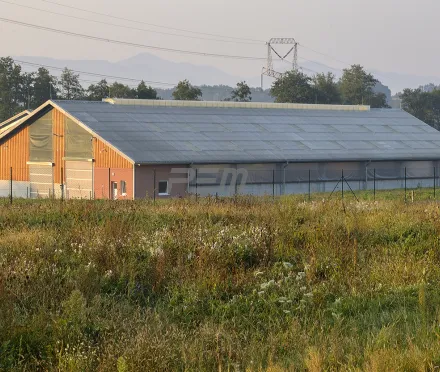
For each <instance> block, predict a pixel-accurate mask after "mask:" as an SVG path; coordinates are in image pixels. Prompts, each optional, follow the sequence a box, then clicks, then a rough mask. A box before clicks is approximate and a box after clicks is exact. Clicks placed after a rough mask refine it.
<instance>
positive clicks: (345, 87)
mask: <svg viewBox="0 0 440 372" xmlns="http://www.w3.org/2000/svg"><path fill="white" fill-rule="evenodd" d="M377 82H378V81H377V80H376V79H375V78H374V76H373V75H371V74H369V73H367V72H366V71H365V70H364V68H363V67H362V66H361V65H352V66H351V67H350V68H347V69H344V71H343V74H342V77H341V80H340V82H339V86H340V90H341V94H342V99H343V103H344V104H348V105H361V104H366V103H367V102H368V101H369V100H371V98H372V96H373V94H374V93H373V88H374V86H375V85H376V83H377Z"/></svg>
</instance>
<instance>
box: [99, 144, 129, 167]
mask: <svg viewBox="0 0 440 372" xmlns="http://www.w3.org/2000/svg"><path fill="white" fill-rule="evenodd" d="M93 142H94V145H93V157H94V158H95V168H123V169H128V168H130V169H133V163H132V162H130V161H128V160H127V159H125V158H124V157H123V156H122V155H120V154H119V153H118V152H117V151H115V150H113V149H112V148H111V147H110V146H108V145H106V144H105V143H104V142H102V141H101V140H100V139H98V138H96V139H95V140H94V141H93Z"/></svg>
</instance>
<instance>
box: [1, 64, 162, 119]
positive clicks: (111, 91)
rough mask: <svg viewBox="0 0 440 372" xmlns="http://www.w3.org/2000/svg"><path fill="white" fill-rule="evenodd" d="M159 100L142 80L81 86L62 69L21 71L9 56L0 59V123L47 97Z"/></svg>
mask: <svg viewBox="0 0 440 372" xmlns="http://www.w3.org/2000/svg"><path fill="white" fill-rule="evenodd" d="M108 97H113V98H138V99H158V98H159V97H158V95H157V92H156V90H155V89H154V88H152V87H151V86H147V84H145V82H144V81H141V82H140V83H139V85H138V86H137V87H129V86H128V85H125V84H121V83H118V82H114V83H112V84H109V83H108V82H107V80H106V79H103V80H101V81H99V82H97V83H93V84H91V85H89V86H88V88H84V87H83V85H82V84H81V81H80V78H79V75H78V74H75V73H74V72H73V71H72V70H69V69H67V68H65V69H64V70H63V72H62V73H61V76H60V77H59V78H57V77H55V76H53V75H51V74H50V72H49V71H48V70H47V69H46V68H44V67H40V68H39V69H38V70H37V71H36V72H31V73H28V72H23V71H22V69H21V66H20V65H18V64H16V63H15V62H14V60H13V59H12V58H10V57H6V58H0V122H1V121H3V120H6V119H7V118H9V117H11V116H13V115H15V114H16V113H18V112H20V111H22V110H24V109H35V108H37V107H38V106H40V105H42V104H43V103H44V102H46V101H47V100H49V99H61V100H89V101H101V100H102V99H103V98H108Z"/></svg>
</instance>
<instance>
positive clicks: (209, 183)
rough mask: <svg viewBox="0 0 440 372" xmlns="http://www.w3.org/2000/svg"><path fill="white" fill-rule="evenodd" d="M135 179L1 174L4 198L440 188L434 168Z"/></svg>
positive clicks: (215, 172) (96, 173)
mask: <svg viewBox="0 0 440 372" xmlns="http://www.w3.org/2000/svg"><path fill="white" fill-rule="evenodd" d="M179 172H180V174H179V177H176V175H175V174H174V175H173V172H172V171H171V172H169V173H167V174H165V173H161V174H157V175H156V173H155V171H154V170H151V174H148V175H147V176H145V177H143V178H141V177H138V178H137V179H136V187H137V189H136V190H135V187H134V182H135V175H134V174H133V169H119V168H116V169H115V168H96V167H93V166H92V163H90V164H87V165H84V163H75V162H69V164H68V166H67V167H63V168H56V167H54V166H52V165H51V164H50V163H49V164H47V165H45V164H35V165H32V164H30V165H29V166H28V167H27V168H19V169H16V168H9V169H6V171H5V170H2V176H1V178H2V179H0V198H7V199H9V200H10V201H11V202H12V201H13V200H14V199H15V198H24V199H47V198H54V199H61V200H69V199H90V200H92V199H109V200H132V199H134V196H135V195H136V196H137V197H140V198H150V199H154V200H156V199H161V198H166V197H196V198H199V197H207V196H217V197H234V196H237V195H254V196H272V197H278V196H283V195H303V196H304V198H305V199H309V200H312V199H313V198H320V199H322V198H336V197H342V198H354V199H360V198H368V199H375V198H376V197H378V196H379V195H382V196H386V197H390V198H394V199H402V200H407V199H409V198H411V199H414V198H416V199H422V198H423V199H428V198H429V199H434V198H436V197H437V194H438V188H439V186H440V169H439V168H436V167H432V168H423V167H408V168H379V167H378V168H376V167H367V168H364V169H337V168H326V167H322V168H316V167H315V168H313V169H307V168H305V167H303V168H302V169H294V170H292V169H288V168H287V167H282V166H280V167H276V168H274V169H264V170H262V169H253V168H251V167H247V168H239V167H235V168H215V169H214V168H207V167H205V168H185V169H179Z"/></svg>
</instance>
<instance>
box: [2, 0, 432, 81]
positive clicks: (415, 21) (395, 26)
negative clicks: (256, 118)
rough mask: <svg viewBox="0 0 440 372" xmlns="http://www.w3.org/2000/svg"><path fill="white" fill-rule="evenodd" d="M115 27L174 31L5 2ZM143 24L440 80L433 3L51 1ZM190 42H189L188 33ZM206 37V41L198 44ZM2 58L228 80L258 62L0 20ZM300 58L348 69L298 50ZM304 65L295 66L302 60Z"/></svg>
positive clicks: (62, 23)
mask: <svg viewBox="0 0 440 372" xmlns="http://www.w3.org/2000/svg"><path fill="white" fill-rule="evenodd" d="M7 1H8V2H12V3H14V4H22V5H27V6H32V7H35V8H40V9H46V10H50V11H54V12H58V13H64V14H69V15H71V16H79V17H83V18H90V19H96V20H100V21H104V22H110V23H115V24H120V25H127V26H132V27H139V28H145V29H150V30H156V31H163V32H171V33H177V34H183V32H180V31H172V30H166V29H162V28H158V27H153V26H147V25H142V24H136V23H130V22H124V21H119V20H115V19H109V18H106V17H100V16H96V15H93V14H88V13H84V12H80V11H74V10H71V9H70V10H69V9H66V8H64V7H60V6H57V5H53V4H49V3H47V2H45V1H42V0H7ZM54 1H57V2H59V3H63V4H66V5H69V4H71V5H74V6H76V7H81V8H85V9H89V10H91V11H97V12H104V13H108V14H113V15H116V16H119V17H126V18H130V19H135V20H139V21H142V22H146V23H153V24H157V25H163V26H169V27H174V28H180V29H187V30H193V31H197V32H204V33H210V34H219V35H228V36H234V37H240V38H252V39H257V40H262V41H265V40H268V39H269V38H271V37H294V38H296V40H297V41H298V42H299V43H300V44H303V45H304V46H307V47H310V48H313V49H315V50H317V51H320V52H322V53H325V54H330V55H332V56H334V57H336V58H337V59H339V60H342V61H346V62H349V63H361V64H363V65H364V66H366V67H367V68H369V69H379V70H382V71H395V72H400V73H412V74H419V75H433V76H440V71H438V66H439V61H440V48H438V43H437V41H438V32H437V31H438V14H440V1H436V0H418V1H414V0H411V1H410V0H369V1H365V0H362V1H361V0H271V1H262V0H223V1H211V0H204V1H202V0H184V1H183V0H159V1H157V0H156V1H151V0H150V1H149V0H143V1H136V0H124V1H112V0H76V1H75V2H72V1H67V0H54ZM0 17H2V18H9V19H14V20H19V21H21V22H28V23H34V24H38V25H43V26H46V27H51V28H59V29H63V30H68V31H72V32H80V33H86V34H91V35H95V36H100V37H107V38H112V39H119V40H124V41H130V42H135V43H142V44H149V45H160V46H163V47H168V48H179V49H188V50H196V51H202V52H208V53H223V54H238V55H245V56H256V57H265V55H266V48H265V45H264V43H261V44H255V45H248V44H235V43H222V42H215V41H208V40H197V39H189V38H184V37H180V36H166V35H160V34H155V33H151V32H141V31H134V30H129V29H123V28H117V27H112V26H106V25H102V24H95V23H91V22H86V21H80V20H75V19H69V18H66V17H62V16H57V15H53V14H45V13H43V12H38V11H35V10H31V9H26V8H23V7H18V6H16V5H11V4H6V3H3V2H0ZM187 35H191V36H196V35H194V34H187ZM201 37H203V36H201ZM0 46H1V49H0V54H1V55H3V56H6V55H15V56H19V55H27V56H30V55H32V56H47V57H56V58H63V59H108V60H112V61H115V60H119V59H124V58H127V57H130V56H133V55H135V54H138V53H140V52H150V53H153V54H156V55H159V56H161V57H164V58H167V59H170V60H173V61H177V62H192V63H199V64H209V65H214V66H216V67H219V68H221V69H223V70H225V71H227V72H229V73H231V74H234V75H243V76H246V75H247V76H257V75H259V73H260V71H261V67H262V66H263V64H264V62H263V61H257V62H254V61H250V62H249V61H237V60H226V59H220V58H208V57H195V56H189V55H182V54H176V53H167V52H156V51H148V50H144V49H139V48H132V47H127V46H119V45H112V44H106V43H101V42H97V41H91V40H84V39H79V38H73V37H69V36H64V35H59V34H53V33H49V32H46V31H40V30H35V29H30V28H25V27H21V26H18V25H12V24H8V23H4V22H1V21H0ZM300 57H303V58H307V59H312V60H317V61H320V62H323V63H326V64H328V65H331V66H333V67H338V68H342V67H344V65H343V64H342V63H341V62H337V61H335V60H332V59H330V58H328V57H324V56H322V55H320V54H316V53H314V52H311V51H309V50H307V49H304V48H300ZM300 61H301V60H300Z"/></svg>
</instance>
